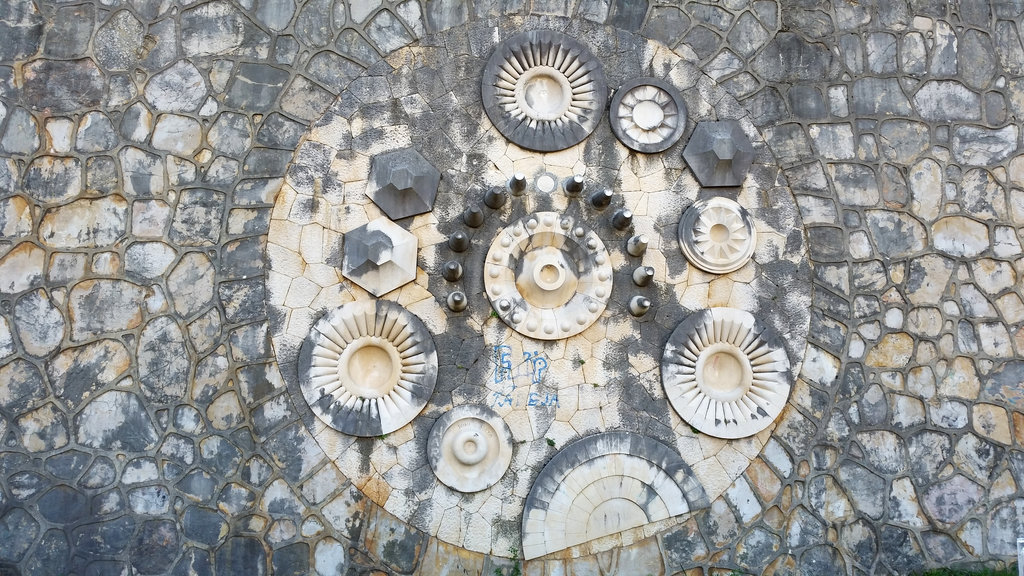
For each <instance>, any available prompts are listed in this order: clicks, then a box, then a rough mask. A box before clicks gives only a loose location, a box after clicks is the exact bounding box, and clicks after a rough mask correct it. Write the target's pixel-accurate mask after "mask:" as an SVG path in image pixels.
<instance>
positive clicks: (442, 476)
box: [427, 404, 512, 492]
mask: <svg viewBox="0 0 1024 576" xmlns="http://www.w3.org/2000/svg"><path fill="white" fill-rule="evenodd" d="M427 461H428V462H430V467H431V468H432V469H433V470H434V475H436V476H437V478H438V480H440V481H441V482H443V483H444V484H445V485H447V486H449V487H451V488H454V489H455V490H458V491H460V492H479V491H480V490H484V489H486V488H489V487H491V486H493V485H494V483H495V482H497V481H498V480H500V479H501V477H502V476H503V475H504V474H505V471H506V470H508V465H509V464H510V463H511V462H512V432H511V430H509V428H508V424H505V421H504V420H502V419H501V416H499V415H498V413H497V412H495V411H494V410H491V409H490V408H488V407H487V406H482V405H477V404H463V405H461V406H456V407H455V408H453V409H452V410H449V411H448V412H445V413H444V414H442V415H441V417H440V418H438V419H437V422H436V423H434V427H433V428H431V429H430V437H429V438H427Z"/></svg>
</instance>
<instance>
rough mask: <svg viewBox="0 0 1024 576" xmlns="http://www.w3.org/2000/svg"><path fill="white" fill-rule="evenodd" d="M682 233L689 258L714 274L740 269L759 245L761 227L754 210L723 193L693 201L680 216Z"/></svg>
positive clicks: (681, 241)
mask: <svg viewBox="0 0 1024 576" xmlns="http://www.w3.org/2000/svg"><path fill="white" fill-rule="evenodd" d="M678 234H679V245H680V247H681V248H682V250H683V254H684V255H685V256H686V259H687V260H689V261H690V262H691V263H692V264H693V265H694V266H696V267H698V268H700V269H701V270H704V271H705V272H711V273H712V274H726V273H728V272H732V271H733V270H738V269H739V268H741V267H742V266H743V265H744V264H746V263H747V261H748V260H750V257H751V256H753V255H754V248H755V247H756V246H757V230H756V229H755V228H754V221H753V219H752V218H751V217H750V213H749V212H747V211H746V209H745V208H743V207H742V206H740V205H739V204H737V203H736V202H735V201H733V200H730V199H728V198H723V197H721V196H716V197H713V198H707V199H704V200H698V201H696V202H694V203H693V204H691V205H690V207H689V208H687V210H686V212H684V213H683V217H682V218H680V219H679V230H678Z"/></svg>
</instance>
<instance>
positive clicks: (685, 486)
mask: <svg viewBox="0 0 1024 576" xmlns="http://www.w3.org/2000/svg"><path fill="white" fill-rule="evenodd" d="M706 506H708V497H707V495H706V494H705V492H704V487H703V486H702V485H701V484H700V482H699V481H698V480H697V478H696V477H695V476H694V475H693V472H692V471H691V470H690V467H689V466H687V464H686V462H684V461H683V459H682V458H681V457H680V456H679V454H677V453H676V452H675V451H673V450H672V449H671V448H669V447H668V446H666V445H664V444H662V443H661V442H658V441H657V440H654V439H653V438H649V437H646V436H641V435H639V434H634V433H631V432H622V431H616V432H605V433H601V434H596V435H594V436H588V437H586V438H582V439H580V440H577V441H575V442H573V443H571V444H568V445H566V446H565V447H564V448H562V449H561V450H560V451H559V452H558V454H556V455H555V457H554V458H552V459H551V461H550V462H548V463H547V464H546V465H545V466H544V469H543V470H541V472H540V475H539V476H538V477H537V481H536V482H534V484H533V487H531V488H530V494H529V496H527V498H526V506H525V508H524V510H523V557H524V558H526V559H530V558H537V557H538V556H543V555H545V554H550V553H552V552H557V551H558V550H562V549H565V548H568V547H570V546H575V545H577V544H582V543H584V542H588V541H590V540H593V539H595V538H600V537H602V536H607V535H609V534H615V533H618V532H621V531H623V530H628V529H630V528H636V527H638V526H643V525H646V524H648V523H650V522H656V521H658V520H663V519H665V518H671V517H673V516H678V515H679V514H685V513H686V512H690V511H692V510H697V509H700V508H704V507H706Z"/></svg>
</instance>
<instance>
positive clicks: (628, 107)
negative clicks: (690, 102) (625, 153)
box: [609, 78, 686, 154]
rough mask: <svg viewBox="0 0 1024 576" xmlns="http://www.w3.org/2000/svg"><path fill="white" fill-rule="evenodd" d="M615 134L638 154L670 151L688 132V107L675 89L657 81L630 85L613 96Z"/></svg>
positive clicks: (610, 109)
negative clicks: (684, 133) (685, 131)
mask: <svg viewBox="0 0 1024 576" xmlns="http://www.w3.org/2000/svg"><path fill="white" fill-rule="evenodd" d="M609 115H610V117H611V124H612V132H614V133H615V137H616V138H618V139H619V141H620V142H622V143H623V144H625V145H626V146H627V147H628V148H630V149H632V150H636V151H637V152H644V153H648V154H650V153H654V152H661V151H663V150H666V149H667V148H668V147H669V146H672V145H673V144H675V143H676V141H678V140H679V138H680V137H681V136H682V135H683V131H684V130H685V129H686V104H685V103H683V98H682V96H680V94H679V91H678V90H676V89H675V87H674V86H672V85H671V84H669V83H668V82H665V81H664V80H659V79H657V78H636V79H634V80H630V81H629V82H626V83H625V84H623V85H622V86H620V87H619V89H618V90H617V91H616V92H615V95H614V96H612V103H611V106H610V107H609Z"/></svg>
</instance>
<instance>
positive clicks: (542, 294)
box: [484, 212, 612, 340]
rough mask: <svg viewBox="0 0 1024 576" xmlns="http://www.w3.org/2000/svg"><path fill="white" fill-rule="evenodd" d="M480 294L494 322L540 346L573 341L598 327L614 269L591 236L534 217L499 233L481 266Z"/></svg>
mask: <svg viewBox="0 0 1024 576" xmlns="http://www.w3.org/2000/svg"><path fill="white" fill-rule="evenodd" d="M484 290H485V291H486V293H487V298H488V300H490V302H491V306H492V307H493V308H494V310H495V312H496V313H497V314H498V316H499V317H500V318H501V319H502V320H503V321H504V322H505V323H506V324H508V325H509V326H510V327H512V328H513V329H514V330H516V331H517V332H519V333H520V334H523V335H525V336H529V337H531V338H536V339H538V340H558V339H562V338H568V337H570V336H575V335H576V334H579V333H580V332H582V331H583V330H585V329H586V328H587V327H588V326H590V325H591V324H593V323H594V322H595V321H597V319H598V318H600V317H601V313H602V312H604V309H605V307H606V306H607V305H608V299H609V298H610V296H611V291H612V267H611V260H610V258H609V256H608V251H607V250H606V249H605V246H604V243H603V242H602V241H601V239H600V238H599V237H598V236H597V234H596V233H594V231H592V230H587V229H585V228H584V227H583V226H580V225H577V224H576V222H575V221H574V220H573V218H571V217H569V216H563V215H560V214H558V213H556V212H537V213H535V214H531V215H530V216H527V217H525V218H522V219H520V220H518V221H516V222H514V223H513V224H511V225H510V226H507V227H506V228H504V229H503V230H502V231H501V232H499V233H498V235H497V237H495V239H494V241H493V242H492V243H491V247H490V249H489V250H488V251H487V256H486V261H485V263H484Z"/></svg>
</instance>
